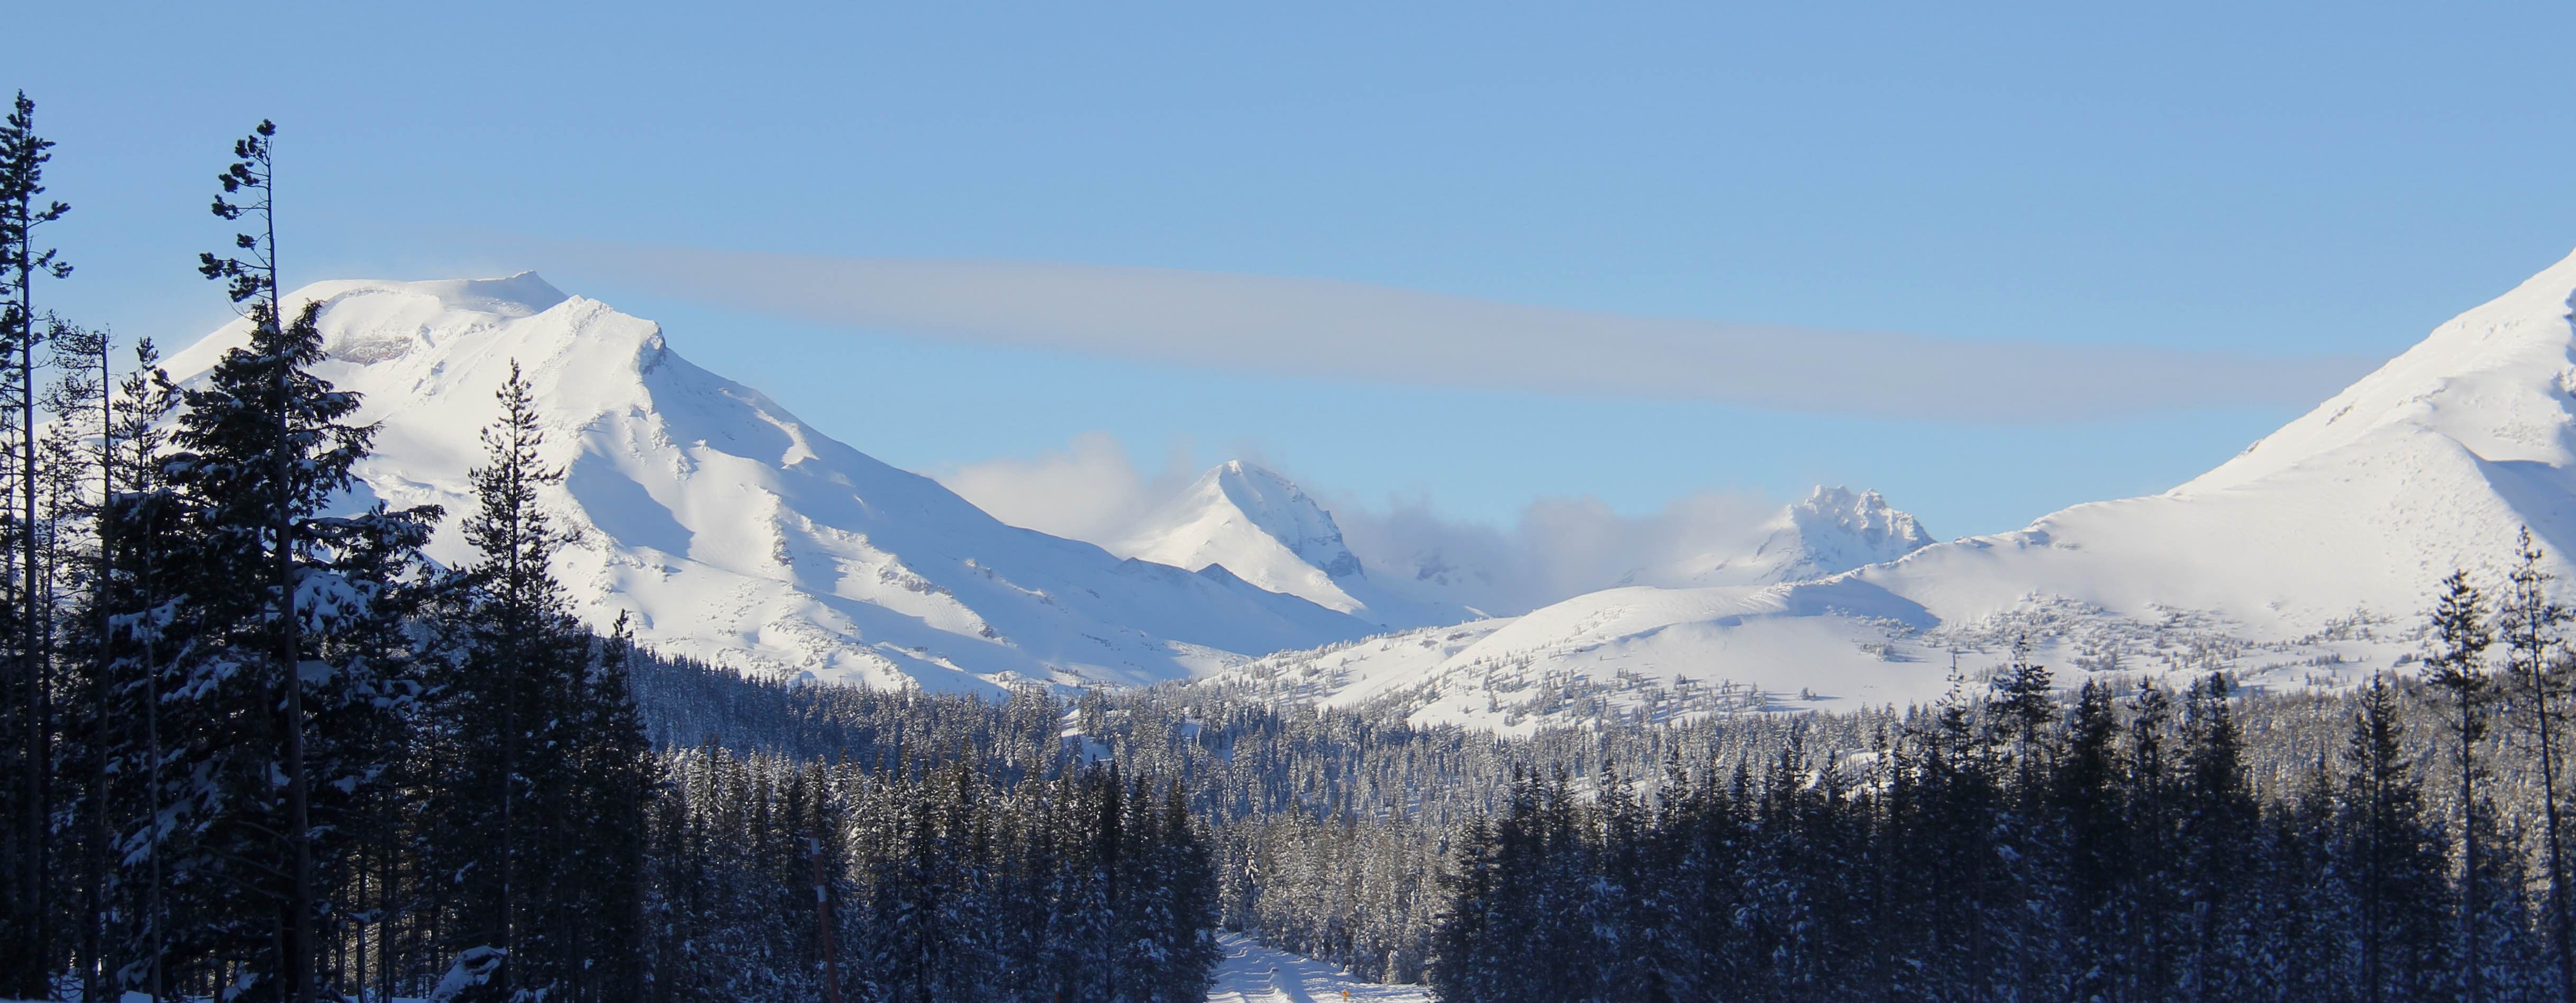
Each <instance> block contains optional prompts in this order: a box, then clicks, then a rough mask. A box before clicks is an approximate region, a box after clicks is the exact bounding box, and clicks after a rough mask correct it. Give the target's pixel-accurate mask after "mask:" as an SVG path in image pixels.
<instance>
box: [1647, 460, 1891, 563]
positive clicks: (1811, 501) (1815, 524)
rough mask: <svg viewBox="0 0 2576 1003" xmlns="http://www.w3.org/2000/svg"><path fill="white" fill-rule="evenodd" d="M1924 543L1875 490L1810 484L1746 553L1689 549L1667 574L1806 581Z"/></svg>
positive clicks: (1882, 560) (1888, 557) (1881, 560)
mask: <svg viewBox="0 0 2576 1003" xmlns="http://www.w3.org/2000/svg"><path fill="white" fill-rule="evenodd" d="M1932 543H1933V540H1932V535H1931V534H1929V533H1926V532H1924V531H1923V525H1922V523H1920V522H1917V521H1916V520H1915V518H1914V516H1913V515H1911V514H1909V513H1906V512H1901V511H1898V510H1897V509H1896V508H1895V507H1894V506H1891V505H1889V504H1888V503H1887V499H1885V498H1883V497H1880V496H1879V493H1878V492H1876V491H1863V492H1861V493H1859V494H1853V493H1851V491H1850V490H1849V489H1847V488H1843V487H1830V488H1829V487H1825V486H1823V485H1818V486H1817V487H1816V490H1815V491H1814V492H1813V493H1811V494H1809V495H1808V496H1807V497H1806V498H1805V499H1804V500H1802V501H1799V502H1796V503H1794V504H1792V505H1790V506H1789V507H1788V508H1786V509H1783V510H1781V512H1780V515H1779V517H1778V518H1776V519H1773V520H1772V521H1771V523H1770V524H1769V525H1767V526H1764V527H1763V535H1762V542H1760V543H1757V544H1754V546H1753V548H1752V550H1751V551H1750V552H1749V553H1740V554H1739V553H1724V552H1720V553H1708V554H1700V555H1696V556H1694V557H1692V558H1691V559H1689V560H1688V561H1685V562H1684V563H1683V565H1682V567H1681V568H1680V569H1679V572H1680V573H1679V574H1678V575H1674V576H1672V577H1678V578H1680V579H1682V580H1683V581H1684V582H1686V583H1687V584H1690V585H1776V584H1779V583H1782V582H1805V581H1814V580H1815V579H1818V578H1825V577H1830V576H1832V575H1838V574H1841V573H1843V572H1845V571H1850V570H1852V569H1853V568H1858V567H1864V566H1867V565H1871V564H1883V563H1886V562H1888V561H1893V560H1895V559H1897V558H1900V557H1903V556H1905V555H1907V554H1911V553H1913V552H1915V551H1917V550H1921V549H1923V548H1925V547H1928V546H1931V545H1932Z"/></svg>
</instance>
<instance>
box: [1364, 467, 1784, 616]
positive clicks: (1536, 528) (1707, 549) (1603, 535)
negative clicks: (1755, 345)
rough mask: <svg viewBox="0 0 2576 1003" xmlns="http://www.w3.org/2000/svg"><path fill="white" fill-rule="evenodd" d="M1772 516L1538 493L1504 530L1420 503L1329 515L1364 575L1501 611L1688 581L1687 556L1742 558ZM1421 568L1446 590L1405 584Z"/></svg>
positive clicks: (1690, 500) (1708, 497)
mask: <svg viewBox="0 0 2576 1003" xmlns="http://www.w3.org/2000/svg"><path fill="white" fill-rule="evenodd" d="M1779 512H1780V503H1779V502H1776V501H1773V500H1770V499H1766V498H1762V497H1759V496H1756V495H1752V494H1738V493H1730V492H1702V493H1699V494H1694V495H1689V496H1686V497H1682V498H1677V499H1674V500H1673V501H1672V502H1670V503H1667V504H1666V505H1665V506H1664V507H1663V508H1662V509H1660V510H1657V511H1654V512H1649V513H1646V514H1644V515H1623V514H1621V513H1619V512H1618V511H1616V510H1614V509H1612V508H1611V507H1610V505H1609V504H1608V503H1607V502H1604V501H1602V500H1601V499H1599V498H1597V497H1592V496H1588V495H1587V496H1583V497H1574V498H1565V497H1547V498H1538V499H1534V500H1532V501H1531V502H1530V503H1529V504H1528V505H1526V506H1523V507H1522V509H1521V511H1520V514H1519V516H1518V518H1516V519H1515V520H1514V521H1513V522H1512V524H1511V525H1509V526H1505V527H1496V526H1490V525H1486V524H1483V523H1479V522H1473V521H1468V520H1461V519H1456V518H1452V517H1449V516H1446V515H1444V514H1442V513H1441V512H1440V511H1439V509H1438V507H1437V506H1436V505H1434V504H1433V503H1432V502H1430V501H1429V500H1427V499H1410V500H1406V499H1395V500H1390V503H1389V504H1388V505H1387V506H1385V507H1383V508H1380V507H1373V506H1367V505H1359V504H1353V503H1351V502H1349V501H1347V500H1344V501H1341V502H1339V503H1337V504H1336V505H1334V507H1333V519H1334V521H1335V522H1336V523H1338V524H1340V526H1341V527H1342V537H1343V539H1344V540H1345V541H1347V542H1348V543H1349V544H1350V546H1351V552H1352V553H1355V554H1358V555H1359V558H1360V563H1361V564H1362V565H1364V566H1366V567H1368V568H1369V574H1370V576H1371V577H1372V578H1373V579H1375V580H1377V581H1379V582H1381V583H1383V584H1387V585H1389V586H1391V587H1396V588H1400V589H1407V590H1408V591H1419V592H1422V593H1424V594H1425V595H1426V597H1435V598H1445V599H1450V600H1452V601H1456V602H1463V603H1466V604H1468V605H1471V606H1475V607H1477V608H1479V609H1482V610H1485V611H1486V612H1489V613H1496V614H1508V613H1520V612H1525V611H1528V610H1531V609H1535V608H1537V607H1540V606H1545V605H1547V604H1549V603H1553V602H1556V601H1558V600H1562V599H1567V598H1571V597H1573V596H1577V595H1581V594H1583V593H1586V592H1592V591H1596V590H1599V589H1605V588H1610V587H1613V586H1617V585H1683V584H1688V581H1687V579H1688V578H1689V576H1690V575H1691V574H1693V573H1695V572H1696V571H1698V570H1701V569H1700V568H1699V567H1697V566H1696V565H1695V564H1694V563H1693V562H1694V561H1695V560H1696V559H1698V558H1700V557H1702V556H1704V555H1711V554H1723V555H1728V556H1738V555H1742V554H1744V553H1747V552H1749V551H1750V550H1751V548H1752V547H1753V546H1754V545H1755V544H1757V543H1758V542H1759V541H1760V539H1761V537H1762V534H1763V533H1764V532H1765V531H1766V523H1768V522H1769V521H1770V520H1771V519H1772V518H1774V517H1776V516H1777V515H1778V514H1779ZM1425 571H1429V572H1432V573H1434V574H1436V575H1437V577H1438V578H1440V579H1441V580H1442V582H1443V584H1441V585H1440V586H1438V587H1436V588H1434V587H1429V586H1423V585H1418V584H1416V585H1410V586H1408V583H1407V579H1415V580H1417V581H1418V580H1419V579H1420V578H1421V577H1424V572H1425Z"/></svg>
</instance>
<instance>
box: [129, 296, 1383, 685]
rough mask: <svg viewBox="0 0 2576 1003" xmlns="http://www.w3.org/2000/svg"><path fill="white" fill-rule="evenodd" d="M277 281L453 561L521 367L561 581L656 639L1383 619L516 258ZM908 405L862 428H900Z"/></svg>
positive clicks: (951, 675)
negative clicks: (1076, 514)
mask: <svg viewBox="0 0 2576 1003" xmlns="http://www.w3.org/2000/svg"><path fill="white" fill-rule="evenodd" d="M287 299H288V301H289V305H290V308H292V306H293V305H294V304H296V303H300V302H303V301H308V300H315V301H320V302H322V303H323V304H324V307H323V311H322V318H321V324H322V329H323V332H324V336H325V339H326V347H327V350H328V351H329V353H330V358H329V360H328V361H326V362H324V363H322V364H321V365H320V366H319V367H317V372H318V373H319V375H321V376H322V377H324V378H326V379H328V380H330V381H332V382H333V383H334V384H336V385H338V386H340V387H341V388H343V389H348V390H355V391H358V392H360V393H362V394H364V395H365V408H364V410H362V411H361V412H360V414H359V420H361V421H372V422H379V423H381V425H382V429H381V431H380V432H379V434H378V436H377V439H376V455H374V456H373V457H371V458H370V459H368V460H367V461H366V462H365V463H364V464H362V465H361V466H360V467H359V474H360V476H361V478H362V479H363V480H364V487H363V489H362V494H366V495H373V496H374V497H378V498H382V499H384V500H386V501H388V502H391V503H393V504H396V505H414V504H423V503H435V504H440V505H444V506H446V507H447V508H448V511H449V512H450V513H451V515H450V517H449V519H448V521H447V525H446V526H445V527H443V528H442V530H441V531H440V534H439V537H438V539H437V541H436V542H435V544H434V545H433V547H432V553H433V555H434V556H436V557H438V558H439V559H441V560H444V561H449V562H461V561H467V560H470V559H471V558H472V555H471V554H470V553H469V552H468V551H467V549H466V548H465V547H464V545H463V542H462V539H461V535H460V534H459V533H458V532H457V531H456V529H455V525H456V522H457V520H458V519H459V518H460V514H461V513H462V512H464V511H465V510H466V508H467V506H468V505H469V504H470V500H471V499H470V494H469V493H468V491H467V479H466V474H467V471H469V470H470V469H471V468H472V467H474V466H475V465H476V464H478V463H480V462H482V455H483V453H482V445H481V442H480V439H479V432H480V430H481V429H482V428H483V427H484V426H485V425H487V424H488V423H490V422H491V421H492V420H493V418H494V417H495V416H496V415H497V414H498V406H497V404H496V403H495V401H494V399H493V393H494V392H495V391H496V390H498V389H499V388H500V386H501V384H502V382H503V381H504V380H505V379H506V378H507V375H508V373H509V369H510V365H511V363H512V362H513V361H515V362H517V363H518V364H519V365H520V366H521V367H522V369H523V370H524V371H525V372H526V373H527V375H528V377H529V379H530V381H531V382H532V383H533V384H534V387H535V394H536V398H537V400H538V401H539V403H540V406H541V408H542V410H543V418H544V422H545V429H546V435H547V448H548V452H549V455H548V460H549V462H551V463H553V464H555V465H556V466H558V467H560V468H561V469H562V470H563V471H564V475H565V476H564V478H563V480H562V482H561V483H560V484H559V485H555V486H553V487H551V488H549V489H548V490H547V491H546V494H545V498H544V504H545V505H546V506H547V507H548V508H549V509H550V510H551V511H553V512H554V513H555V514H556V515H557V516H558V517H559V518H560V519H561V520H563V522H564V523H565V524H567V525H570V526H574V527H578V528H579V529H580V530H581V531H582V536H581V539H580V540H579V542H577V543H576V544H574V545H573V546H572V547H570V548H568V549H567V550H566V551H565V552H564V553H563V554H561V555H560V556H559V557H558V558H557V561H556V565H555V570H556V573H557V574H558V575H559V576H560V577H561V578H562V579H563V581H564V584H565V586H566V588H567V590H568V592H569V593H570V595H571V597H572V600H573V603H574V605H575V607H576V609H577V611H578V612H579V613H580V614H581V615H582V617H583V618H584V619H585V620H587V621H589V622H590V623H592V624H593V625H595V626H598V627H602V628H604V627H606V626H607V625H608V624H609V623H610V622H611V621H612V620H614V619H615V618H616V615H617V614H618V613H619V612H620V611H626V612H629V613H631V614H633V616H634V624H635V628H636V632H637V635H638V636H639V638H641V639H642V640H643V641H644V642H645V643H647V644H650V645H652V646H654V647H656V648H659V649H661V650H663V651H665V652H668V653H672V654H679V655H690V656H695V657H700V658H706V659H709V660H712V661H717V662H725V663H731V664H736V665H743V666H747V667H754V668H760V669H764V670H770V671H777V672H785V673H790V674H810V675H812V676H814V677H817V678H825V679H834V680H844V681H850V682H857V683H863V684H867V685H873V686H892V685H906V684H911V683H917V684H919V685H922V686H924V687H928V688H932V689H943V690H945V689H975V688H984V687H991V686H998V685H1008V684H1010V683H1012V682H1015V681H1021V680H1031V681H1043V682H1053V683H1078V682H1081V681H1084V680H1109V681H1117V682H1150V681H1155V680H1162V679H1173V678H1179V677H1182V676H1186V675H1188V674H1189V673H1191V672H1193V671H1196V670H1201V669H1205V668H1208V667H1212V666H1215V665H1218V664H1222V663H1225V662H1227V661H1231V660H1233V659H1234V658H1235V657H1236V656H1238V655H1243V654H1258V653H1261V652H1267V651H1272V650H1276V649H1279V648H1283V647H1302V646H1308V645H1315V644H1323V643H1329V642H1331V641H1335V640H1341V639H1347V638H1351V637H1356V636H1359V635H1362V634H1365V633H1368V632H1370V631H1373V630H1376V629H1378V626H1377V625H1376V624H1374V623H1372V622H1368V621H1364V620H1361V619H1358V618H1354V617H1352V616H1350V615H1348V614H1346V613H1344V612H1341V611H1336V610H1331V609H1325V608H1323V607H1320V606H1317V605H1316V604H1314V603H1312V602H1309V601H1307V600H1305V599H1300V598H1295V597H1291V596H1285V595H1280V594H1277V593H1274V592H1269V591H1264V590H1262V589H1259V588H1255V587H1253V586H1251V585H1248V584H1246V583H1245V582H1244V581H1243V580H1241V579H1239V578H1237V577H1235V576H1231V575H1201V574H1194V573H1192V572H1191V571H1189V570H1183V569H1180V568H1175V567H1170V566H1167V565H1161V564H1154V563H1149V562H1145V561H1135V560H1123V559H1120V558H1118V557H1115V556H1112V555H1110V554H1109V553H1108V552H1106V551H1103V550H1102V549H1100V548H1099V547H1096V546H1093V545H1091V544H1088V543H1081V542H1076V541H1072V540H1065V539H1060V538H1057V537H1052V536H1047V535H1045V534H1042V533H1037V532H1034V531H1030V530H1025V529H1018V528H1014V527H1011V526H1006V525H1003V524H1002V523H1000V522H998V521H996V520H994V519H993V518H992V517H990V516H988V515H986V514H985V513H984V512H983V511H982V510H979V509H977V508H975V507H974V506H973V505H970V504H968V503H967V502H966V501H964V500H963V499H960V498H958V497H957V496H956V495H954V494H952V493H950V492H949V491H948V490H947V489H946V488H943V487H941V486H939V485H938V484H937V483H936V482H934V481H931V480H930V479H928V478H925V477H921V476H919V475H915V474H912V473H909V472H906V471H902V470H897V469H895V468H893V467H889V466H887V465H885V464H883V463H880V462H878V461H876V460H875V459H873V458H871V457H869V456H867V455H866V454H864V453H861V452H859V451H857V450H855V449H852V448H850V447H848V446H845V445H843V444H841V443H840V442H838V441H836V440H834V439H832V438H831V437H829V436H826V435H824V434H823V433H822V432H820V431H818V430H816V429H814V428H812V427H810V426H808V425H806V424H805V423H804V422H802V421H800V420H798V419H797V418H796V416H794V415H792V414H789V413H787V411H786V410H785V409H783V408H781V407H779V406H778V404H777V403H776V402H773V401H771V400H769V399H768V398H766V397H763V396H762V395H761V394H759V393H758V392H756V391H754V390H752V389H750V388H748V387H745V386H743V385H741V384H739V383H735V382H733V381H731V380H727V379H725V378H723V377H721V376H718V375H715V374H713V373H710V372H707V371H706V370H704V369H700V368H698V367H697V366H695V365H693V364H691V363H690V362H689V361H688V360H686V359H684V358H681V357H680V356H679V355H678V354H677V353H675V352H674V351H672V349H671V348H670V346H669V345H668V344H667V343H666V342H665V340H664V337H663V333H662V331H661V329H660V328H659V327H658V326H656V325H654V324H653V323H651V322H649V321H645V320H641V319H638V318H635V317H631V316H628V315H625V314H622V313H619V312H617V311H616V310H614V309H611V308H610V307H608V306H607V305H606V304H603V303H600V302H598V301H595V300H589V299H584V298H581V297H578V296H566V295H564V294H563V293H561V292H559V291H557V290H555V289H554V288H553V287H551V286H548V285H547V284H546V283H545V282H544V281H543V280H541V279H538V278H537V277H536V276H534V275H532V274H525V275H518V276H513V277H511V278H507V279H491V280H477V281H451V282H326V283H318V284H315V285H312V286H308V287H306V288H304V289H301V290H298V291H296V292H295V293H294V294H293V295H291V296H289V297H288V298H287ZM245 335H246V329H245V328H244V326H243V325H242V324H240V323H236V324H233V325H231V326H228V327H226V328H224V329H222V330H219V331H217V332H215V333H214V334H213V335H210V336H208V337H207V338H206V339H205V340H204V341H202V342H200V343H199V344H197V345H195V346H193V347H191V348H189V349H187V350H186V351H183V352H180V353H178V354H177V355H176V356H174V357H173V358H172V359H171V360H170V364H169V369H170V371H171V373H172V375H173V376H174V377H177V378H180V379H182V380H185V379H189V378H192V377H194V376H196V375H198V374H200V373H202V372H203V371H204V370H205V369H206V368H207V367H209V366H211V365H212V364H213V363H214V361H215V360H216V359H217V358H219V357H220V355H221V353H222V352H223V351H224V350H225V349H227V348H230V347H233V346H235V345H239V344H241V343H242V342H243V340H244V338H245ZM854 389H857V390H858V391H859V392H864V388H854ZM903 420H905V419H903V418H901V417H900V416H889V417H888V422H887V425H886V427H885V428H882V429H875V430H870V431H871V433H872V434H879V435H900V434H902V425H901V422H902V421H903ZM364 500H365V499H364V498H363V497H362V498H359V499H353V501H361V502H362V501H364Z"/></svg>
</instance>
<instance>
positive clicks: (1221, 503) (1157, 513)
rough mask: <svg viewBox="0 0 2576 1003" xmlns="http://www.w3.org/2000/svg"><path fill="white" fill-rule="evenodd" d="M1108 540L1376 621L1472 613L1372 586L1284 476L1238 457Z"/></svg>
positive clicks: (1450, 618)
mask: <svg viewBox="0 0 2576 1003" xmlns="http://www.w3.org/2000/svg"><path fill="white" fill-rule="evenodd" d="M1108 547H1109V549H1110V551H1111V552H1113V553H1118V554H1123V555H1125V556H1128V557H1133V558H1136V559H1138V560H1145V561H1153V562H1155V563H1157V564H1168V565H1171V566H1173V567H1177V568H1188V569H1193V570H1203V569H1207V568H1210V567H1222V568H1224V569H1225V570H1226V571H1227V572H1229V573H1231V574H1233V575H1234V576H1235V577H1237V578H1241V579H1243V580H1244V581H1246V582H1250V583H1251V584H1253V585H1255V586H1259V587H1260V588H1263V589H1267V590H1269V591H1272V592H1279V593H1284V594H1287V595H1292V596H1297V597H1299V598H1303V599H1306V600H1308V601H1310V602H1313V603H1314V604H1316V605H1318V606H1322V607H1324V608H1326V609H1330V610H1337V611H1340V612H1343V613H1348V614H1350V615H1352V616H1355V617H1358V618H1360V619H1363V620H1366V621H1369V622H1371V623H1374V624H1378V625H1380V626H1383V627H1389V628H1396V629H1402V628H1409V627H1421V626H1428V625H1432V624H1443V623H1456V622H1459V621H1462V620H1467V619H1471V618H1473V617H1474V616H1475V615H1476V614H1475V613H1474V612H1472V611H1470V610H1466V609H1463V608H1459V607H1456V606H1450V605H1445V604H1441V603H1436V602H1423V601H1418V600H1414V599H1410V598H1407V597H1405V596H1403V595H1400V594H1397V593H1395V592H1393V591H1390V590H1387V589H1383V588H1380V587H1379V586H1378V585H1377V583H1375V582H1373V581H1371V580H1370V579H1369V576H1368V571H1367V569H1366V568H1363V567H1361V565H1360V559H1359V558H1358V557H1357V556H1356V555H1353V554H1352V553H1351V548H1350V547H1349V545H1347V544H1345V543H1343V542H1342V530H1341V527H1340V526H1338V525H1335V524H1334V522H1333V514H1332V513H1331V512H1327V511H1325V510H1324V507H1323V506H1322V505H1319V504H1316V502H1315V500H1314V499H1313V498H1311V497H1308V496H1307V494H1306V492H1305V491H1303V490H1301V489H1299V488H1298V487H1297V485H1295V484H1292V483H1290V482H1289V481H1288V479H1287V478H1285V477H1281V476H1279V475H1278V474H1275V473H1272V472H1270V471H1269V470H1266V469H1263V468H1261V467H1258V466H1255V465H1252V464H1249V463H1245V462H1243V461H1241V460H1233V461H1229V462H1226V463H1223V464H1220V465H1218V466H1217V467H1216V468H1215V469H1212V470H1210V471H1208V472H1207V473H1206V474H1204V475H1202V476H1201V477H1200V478H1199V479H1198V481H1197V482H1196V483H1193V484H1191V485H1190V486H1189V488H1188V489H1186V490H1184V491H1182V492H1181V493H1180V494H1178V495H1176V496H1174V497H1173V498H1172V499H1171V500H1169V501H1166V502H1164V503H1163V504H1162V505H1160V506H1157V507H1156V508H1155V509H1154V511H1152V512H1150V513H1147V514H1146V515H1145V516H1144V517H1143V518H1142V519H1140V520H1138V522H1137V523H1136V524H1135V525H1134V526H1132V527H1130V528H1129V529H1128V530H1127V532H1126V533H1125V534H1124V536H1123V537H1122V538H1121V539H1118V540H1116V541H1112V542H1110V543H1108Z"/></svg>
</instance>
